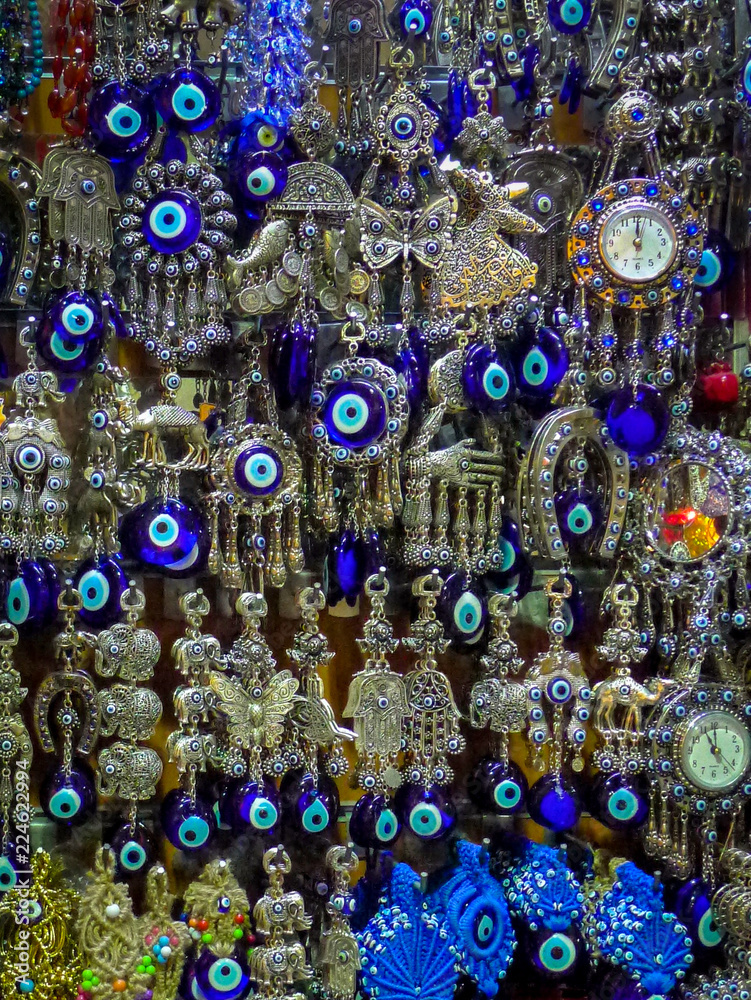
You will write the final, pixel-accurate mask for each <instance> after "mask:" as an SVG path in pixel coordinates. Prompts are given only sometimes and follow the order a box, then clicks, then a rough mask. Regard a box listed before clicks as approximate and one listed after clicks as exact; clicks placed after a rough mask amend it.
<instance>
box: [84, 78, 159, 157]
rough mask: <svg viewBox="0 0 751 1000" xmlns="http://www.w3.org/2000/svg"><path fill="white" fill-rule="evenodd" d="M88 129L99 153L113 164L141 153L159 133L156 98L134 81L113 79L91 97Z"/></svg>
mask: <svg viewBox="0 0 751 1000" xmlns="http://www.w3.org/2000/svg"><path fill="white" fill-rule="evenodd" d="M89 129H90V132H91V137H92V139H93V142H94V148H95V149H96V151H97V153H99V154H100V156H104V157H105V158H106V159H108V160H111V161H112V162H113V163H118V162H121V161H123V160H129V159H131V158H132V157H135V156H138V155H139V154H140V153H142V152H143V151H144V150H145V149H146V147H147V146H148V145H149V143H150V142H151V140H152V139H153V137H154V134H155V132H156V108H155V106H154V101H153V98H151V97H150V96H149V95H148V94H147V93H146V91H145V90H142V89H141V88H140V87H137V86H136V85H135V84H134V83H119V82H118V81H117V80H112V81H111V82H110V83H106V84H105V85H104V86H103V87H100V88H99V90H97V91H96V93H95V94H94V96H93V97H92V99H91V104H90V105H89Z"/></svg>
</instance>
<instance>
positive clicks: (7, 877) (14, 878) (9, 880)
mask: <svg viewBox="0 0 751 1000" xmlns="http://www.w3.org/2000/svg"><path fill="white" fill-rule="evenodd" d="M17 882H18V872H17V871H16V869H15V867H14V866H13V862H12V861H11V859H10V858H9V857H8V856H7V855H3V856H2V857H0V892H8V890H9V889H13V888H14V887H15V885H16V883H17Z"/></svg>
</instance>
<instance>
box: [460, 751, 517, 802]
mask: <svg viewBox="0 0 751 1000" xmlns="http://www.w3.org/2000/svg"><path fill="white" fill-rule="evenodd" d="M467 791H468V793H469V797H470V798H471V800H472V801H473V802H474V804H475V805H476V806H477V808H478V809H481V810H482V811H483V812H491V813H494V814H495V815H496V816H513V815H514V814H515V813H518V812H520V811H521V810H522V809H524V807H525V804H526V801H527V791H528V787H527V779H526V778H525V777H524V773H523V772H522V770H521V768H519V767H518V766H517V765H516V764H515V763H514V762H513V761H511V760H510V761H505V762H504V761H500V760H496V759H495V758H494V757H483V759H482V760H480V761H478V762H477V765H476V766H475V768H474V770H473V771H472V773H471V774H470V776H469V778H468V779H467Z"/></svg>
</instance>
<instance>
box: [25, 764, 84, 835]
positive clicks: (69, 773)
mask: <svg viewBox="0 0 751 1000" xmlns="http://www.w3.org/2000/svg"><path fill="white" fill-rule="evenodd" d="M39 801H40V803H41V806H42V809H43V810H44V813H45V815H46V816H47V818H48V819H50V820H52V821H53V822H54V823H60V824H61V825H63V826H77V825H78V824H79V823H83V822H84V821H85V820H86V819H87V818H88V817H89V816H90V815H91V814H92V813H93V811H94V809H95V807H96V786H95V783H94V772H93V771H92V770H91V768H90V767H89V765H88V764H87V763H86V761H84V760H74V761H73V763H72V764H71V766H70V768H69V769H68V770H66V768H64V767H63V766H62V765H58V766H56V767H54V768H53V769H52V770H51V771H50V772H49V773H48V774H47V776H46V778H45V779H44V781H43V783H42V786H41V788H40V790H39Z"/></svg>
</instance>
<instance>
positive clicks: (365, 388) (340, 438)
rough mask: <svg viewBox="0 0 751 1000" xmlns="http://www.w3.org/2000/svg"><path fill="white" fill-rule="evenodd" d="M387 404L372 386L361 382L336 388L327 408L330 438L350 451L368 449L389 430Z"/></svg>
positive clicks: (324, 409) (325, 408) (356, 380)
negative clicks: (352, 449) (351, 449)
mask: <svg viewBox="0 0 751 1000" xmlns="http://www.w3.org/2000/svg"><path fill="white" fill-rule="evenodd" d="M386 413H387V403H386V400H385V398H384V396H383V393H382V392H381V391H380V390H379V389H378V388H377V387H376V386H375V385H373V384H372V383H370V382H366V381H364V380H360V379H354V380H352V381H351V382H344V383H341V384H339V385H338V386H336V388H335V389H334V390H333V391H332V393H331V394H330V396H329V398H328V399H327V401H326V402H325V404H324V407H323V420H324V423H325V425H326V430H327V431H328V433H329V437H331V439H332V440H333V441H335V442H336V443H337V444H341V445H346V446H348V447H350V448H365V447H367V446H368V445H370V444H373V443H374V442H376V441H378V440H379V439H380V437H381V436H382V434H383V433H384V431H385V429H386Z"/></svg>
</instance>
